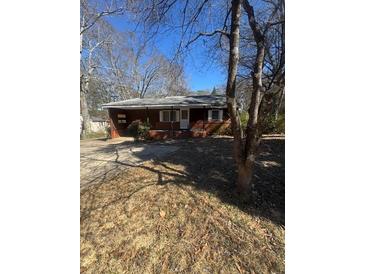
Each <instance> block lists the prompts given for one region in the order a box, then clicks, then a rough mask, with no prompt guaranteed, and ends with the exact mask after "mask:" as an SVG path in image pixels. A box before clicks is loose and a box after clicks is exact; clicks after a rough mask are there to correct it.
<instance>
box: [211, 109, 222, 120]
mask: <svg viewBox="0 0 365 274" xmlns="http://www.w3.org/2000/svg"><path fill="white" fill-rule="evenodd" d="M208 121H223V110H222V109H211V110H208Z"/></svg>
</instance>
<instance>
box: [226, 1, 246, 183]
mask: <svg viewBox="0 0 365 274" xmlns="http://www.w3.org/2000/svg"><path fill="white" fill-rule="evenodd" d="M240 17H241V5H240V1H239V0H232V15H231V30H230V36H229V37H230V42H229V61H228V77H227V87H226V98H227V107H228V111H229V116H230V118H231V127H232V133H233V156H234V159H235V162H236V165H237V167H238V174H239V175H238V180H237V188H238V190H240V180H239V178H241V177H242V176H243V175H242V174H243V172H244V170H243V169H242V168H241V166H242V151H243V142H242V137H243V136H242V135H243V134H242V133H243V132H242V127H241V120H240V115H239V112H238V110H237V101H236V76H237V68H238V60H239V39H240Z"/></svg>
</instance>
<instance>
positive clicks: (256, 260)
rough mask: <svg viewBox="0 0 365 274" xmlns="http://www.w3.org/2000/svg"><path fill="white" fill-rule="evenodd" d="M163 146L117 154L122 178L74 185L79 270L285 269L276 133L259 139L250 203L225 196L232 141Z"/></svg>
mask: <svg viewBox="0 0 365 274" xmlns="http://www.w3.org/2000/svg"><path fill="white" fill-rule="evenodd" d="M167 145H168V144H167ZM171 145H173V146H178V147H179V149H178V150H177V151H175V152H174V153H170V154H168V155H165V156H160V157H151V158H150V159H147V160H146V161H144V162H142V163H139V165H134V164H131V163H125V162H124V161H122V160H120V158H118V156H117V155H115V158H114V162H115V164H116V165H120V166H123V167H126V168H125V169H124V170H123V173H122V176H116V177H114V178H112V179H110V180H107V181H104V182H101V183H98V184H94V185H90V186H88V187H85V188H84V189H82V190H81V272H83V273H127V272H128V273H273V272H274V273H283V272H284V230H285V229H284V138H283V137H282V136H276V137H267V138H264V140H263V143H262V146H261V156H260V157H259V159H258V161H257V166H256V173H255V174H256V177H255V178H254V187H253V199H252V201H251V202H243V201H242V200H241V199H240V197H237V196H236V195H234V194H233V189H234V179H235V176H236V173H235V172H236V171H235V169H234V166H233V161H232V156H231V150H232V139H230V138H218V139H215V138H207V139H194V140H180V141H176V142H175V143H172V144H171ZM102 149H108V147H105V148H102ZM136 153H137V156H138V151H137V152H136ZM108 161H109V160H108Z"/></svg>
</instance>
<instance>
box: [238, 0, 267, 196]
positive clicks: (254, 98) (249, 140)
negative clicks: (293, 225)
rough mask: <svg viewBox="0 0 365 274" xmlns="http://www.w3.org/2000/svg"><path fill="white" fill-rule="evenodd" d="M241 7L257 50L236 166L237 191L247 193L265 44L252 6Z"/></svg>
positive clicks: (255, 143) (257, 139)
mask: <svg viewBox="0 0 365 274" xmlns="http://www.w3.org/2000/svg"><path fill="white" fill-rule="evenodd" d="M242 6H243V8H244V9H245V11H246V13H247V16H248V21H249V25H250V28H251V30H252V32H253V35H254V38H255V42H256V49H257V51H256V59H255V65H254V71H253V72H252V82H253V90H252V95H251V103H250V108H249V119H248V122H247V128H246V138H245V143H244V150H243V154H242V159H241V161H240V163H239V166H238V180H237V188H238V191H239V192H244V193H248V192H249V190H250V188H251V181H252V174H253V168H254V163H255V157H256V152H257V149H258V147H259V144H260V137H261V136H260V135H261V132H260V130H259V128H260V126H259V121H260V117H259V108H260V104H261V101H262V97H263V87H262V68H263V63H264V57H265V44H264V36H263V34H262V33H261V31H260V29H259V27H258V24H257V22H256V20H255V14H254V10H253V8H252V6H251V5H250V4H249V2H248V0H243V1H242Z"/></svg>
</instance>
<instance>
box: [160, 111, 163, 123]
mask: <svg viewBox="0 0 365 274" xmlns="http://www.w3.org/2000/svg"><path fill="white" fill-rule="evenodd" d="M160 122H163V113H162V110H160Z"/></svg>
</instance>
